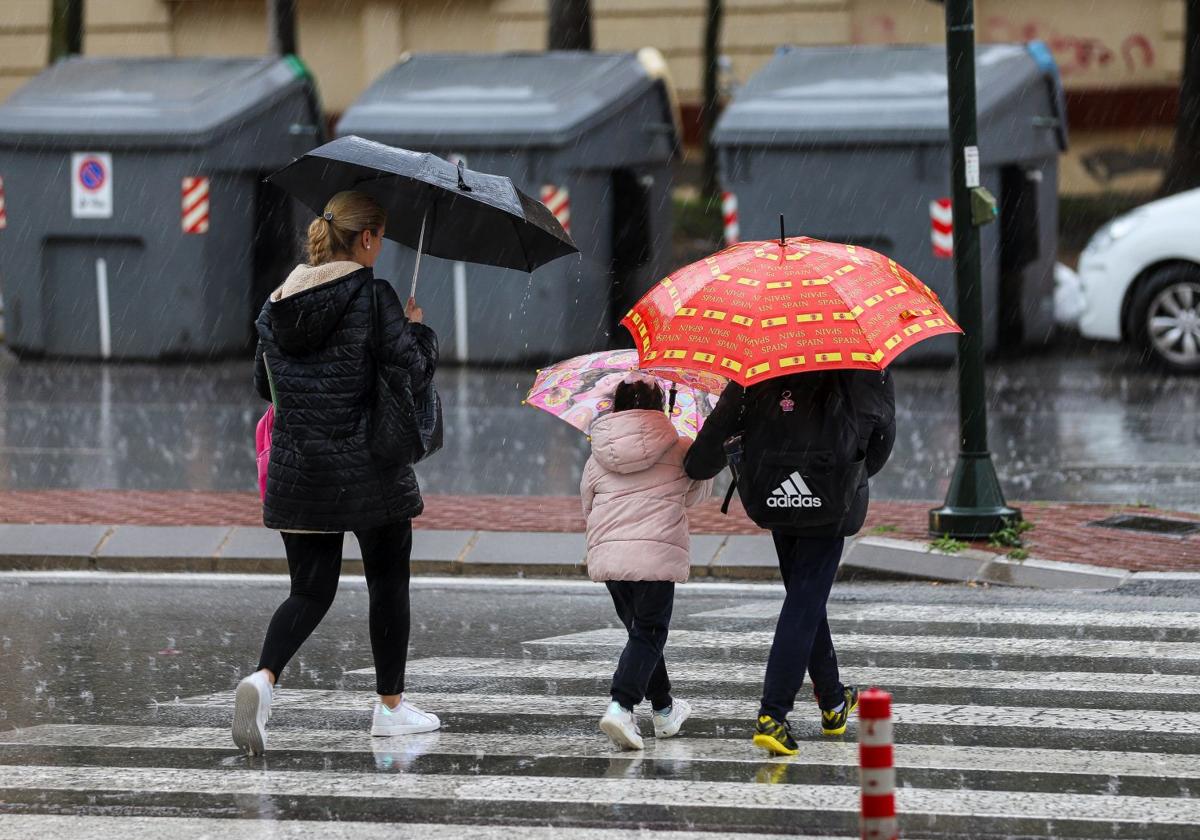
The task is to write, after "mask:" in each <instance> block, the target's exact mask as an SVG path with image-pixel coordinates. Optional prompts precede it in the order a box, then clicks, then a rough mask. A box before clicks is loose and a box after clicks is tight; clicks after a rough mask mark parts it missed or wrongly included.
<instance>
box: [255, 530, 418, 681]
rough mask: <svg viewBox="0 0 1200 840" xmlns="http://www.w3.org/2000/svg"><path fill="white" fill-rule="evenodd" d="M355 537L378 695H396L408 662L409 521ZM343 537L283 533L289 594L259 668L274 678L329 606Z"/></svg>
mask: <svg viewBox="0 0 1200 840" xmlns="http://www.w3.org/2000/svg"><path fill="white" fill-rule="evenodd" d="M354 535H355V536H356V537H358V544H359V545H360V546H361V547H362V555H363V569H364V571H365V572H366V577H367V592H368V596H369V599H370V613H369V616H370V618H369V621H370V626H371V653H372V655H373V656H374V658H375V684H376V691H378V692H379V693H380V694H400V693H401V692H402V691H404V669H405V666H406V665H407V664H408V632H409V605H408V578H409V559H410V556H411V555H412V522H411V520H404V521H402V522H397V523H395V524H392V525H385V526H384V527H382V528H373V529H371V530H369V531H355V532H354ZM343 539H344V537H343V535H342V534H283V545H284V548H286V549H287V560H288V572H289V573H290V574H291V577H292V590H291V594H289V595H288V597H287V600H286V601H284V602H283V603H282V604H280V605H279V609H277V610H275V615H274V616H273V617H272V618H271V623H270V625H269V626H268V627H267V638H266V639H265V640H264V641H263V649H262V657H261V658H260V660H259V665H258V667H259V668H269V669H270V670H271V673H273V674H275V676H276V678H278V677H279V674H280V672H281V671H282V670H283V669H284V667H285V666H286V665H287V664H288V662H289V661H290V660H291V658H292V657H293V656H295V654H296V651H297V650H299V649H300V646H301V645H302V644H304V641H305V639H307V638H308V637H309V636H310V635H312V632H313V630H315V629H317V625H318V624H320V623H321V619H322V618H324V617H325V613H326V612H328V611H329V607H330V606H331V605H332V604H333V598H334V596H335V595H337V588H338V577H339V576H340V575H341V570H342V542H343Z"/></svg>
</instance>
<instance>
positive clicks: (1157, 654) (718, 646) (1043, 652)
mask: <svg viewBox="0 0 1200 840" xmlns="http://www.w3.org/2000/svg"><path fill="white" fill-rule="evenodd" d="M773 637H774V633H773V632H770V631H759V630H751V631H741V632H737V631H710V630H676V631H673V632H672V633H671V638H670V641H669V642H668V643H667V652H668V653H670V652H671V651H675V652H679V651H682V650H701V651H721V650H747V649H749V650H754V651H758V652H761V653H762V654H763V655H764V656H765V655H766V652H767V650H768V649H769V648H770V646H771V641H772V639H773ZM626 638H627V634H626V632H625V631H624V630H615V629H605V630H585V631H583V632H581V633H568V634H565V635H562V636H551V637H549V638H545V639H534V640H531V641H528V642H525V643H524V644H526V645H528V646H532V647H540V648H544V649H547V650H549V649H554V648H566V649H577V648H590V649H593V650H598V649H602V648H613V647H624V646H625V641H626ZM835 645H836V647H837V650H838V652H839V653H841V652H844V651H855V652H869V653H875V654H879V655H880V656H881V657H882V656H884V655H885V654H888V653H896V652H901V653H912V652H920V653H942V654H946V653H949V654H982V655H992V656H1005V655H1019V656H1032V657H1048V658H1056V657H1068V656H1078V657H1085V658H1096V659H1142V660H1145V661H1146V662H1147V666H1148V667H1149V666H1150V665H1151V664H1152V663H1151V660H1160V661H1173V662H1200V645H1197V644H1194V643H1191V642H1150V641H1127V640H1105V639H1010V638H992V637H974V636H929V635H923V636H891V635H888V636H882V635H875V634H870V633H853V632H849V633H846V632H843V633H841V634H839V635H838V637H837V639H836V640H835Z"/></svg>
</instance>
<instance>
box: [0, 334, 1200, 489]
mask: <svg viewBox="0 0 1200 840" xmlns="http://www.w3.org/2000/svg"><path fill="white" fill-rule="evenodd" d="M989 376H990V378H989V383H988V384H989V411H990V419H991V444H992V450H993V452H994V453H995V456H996V464H997V468H998V470H999V473H1000V476H1001V479H1002V481H1003V483H1004V486H1005V489H1006V492H1007V494H1008V496H1009V497H1010V498H1011V499H1015V500H1021V501H1030V500H1056V501H1058V500H1061V501H1094V502H1114V503H1147V504H1153V505H1158V506H1160V507H1164V508H1176V509H1184V510H1193V511H1195V510H1200V457H1198V456H1200V378H1196V377H1192V378H1186V377H1173V376H1168V375H1164V374H1162V373H1160V372H1158V371H1156V370H1153V369H1148V368H1146V367H1144V366H1143V365H1141V364H1140V363H1139V362H1138V360H1137V359H1136V358H1135V357H1133V356H1132V355H1130V354H1129V353H1127V352H1126V351H1125V350H1123V349H1122V348H1119V347H1110V346H1107V345H1093V344H1086V343H1085V344H1072V345H1064V346H1059V347H1056V348H1051V349H1048V350H1046V351H1044V352H1042V353H1039V354H1036V355H1031V356H1028V357H1025V358H1021V359H1011V360H999V361H995V362H993V363H992V364H991V367H990V374H989ZM249 378H250V377H249V365H248V364H246V363H241V362H222V363H215V364H202V365H113V366H107V367H105V366H101V365H97V364H87V363H54V362H26V363H16V362H13V361H8V362H0V488H4V489H32V488H96V489H100V488H114V489H198V490H249V489H252V488H253V487H254V481H255V472H254V469H255V468H254V460H253V430H254V424H255V422H256V421H257V418H258V416H259V415H260V414H261V412H262V407H263V406H262V404H261V402H260V401H259V400H258V398H257V397H256V396H255V395H254V394H253V393H252V391H251V387H250V382H249ZM532 379H533V371H513V370H487V369H476V370H466V369H446V370H444V371H443V372H442V373H441V374H440V385H441V390H442V394H443V398H444V402H445V407H446V420H447V424H448V425H447V433H446V441H447V443H446V448H445V450H443V452H442V453H441V454H440V455H439V456H438V457H437V458H435V459H433V460H431V461H430V462H429V463H428V464H425V465H422V467H421V468H420V470H419V472H420V474H421V479H422V485H423V487H424V488H425V489H426V490H427V491H429V492H433V493H450V494H467V493H499V494H521V495H560V494H573V493H575V492H577V488H578V480H579V474H580V471H581V469H582V465H583V462H584V460H585V457H586V446H587V444H586V441H585V440H584V439H583V437H582V436H581V435H579V434H578V433H577V432H575V431H574V430H572V429H571V428H569V427H568V426H566V425H565V424H564V423H562V422H561V421H558V420H556V419H554V418H552V417H549V416H548V415H545V414H543V413H541V412H539V411H536V410H534V409H530V408H526V407H523V406H522V405H521V404H520V403H521V398H522V396H523V395H524V393H525V390H526V389H527V388H528V387H529V385H530V384H531V382H532ZM896 380H897V389H896V390H897V399H898V415H899V417H898V419H899V424H900V426H899V439H898V441H897V446H896V452H895V457H894V458H893V460H892V462H891V463H890V464H889V465H888V467H887V468H886V470H885V471H884V472H883V473H882V474H881V475H880V476H879V477H878V478H877V479H876V480H875V482H874V484H873V488H874V493H875V495H876V498H883V499H919V500H936V499H940V498H943V497H944V494H945V490H946V484H947V481H948V477H949V475H950V472H951V470H952V469H953V465H954V461H955V457H956V454H957V398H956V391H955V376H954V372H953V369H951V368H949V367H932V368H912V367H899V368H897V369H896Z"/></svg>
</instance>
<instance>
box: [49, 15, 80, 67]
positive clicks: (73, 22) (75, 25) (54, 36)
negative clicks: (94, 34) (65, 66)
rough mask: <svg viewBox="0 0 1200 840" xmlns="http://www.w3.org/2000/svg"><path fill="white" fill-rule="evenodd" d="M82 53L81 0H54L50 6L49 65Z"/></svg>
mask: <svg viewBox="0 0 1200 840" xmlns="http://www.w3.org/2000/svg"><path fill="white" fill-rule="evenodd" d="M82 52H83V0H54V2H53V3H52V4H51V5H50V63H51V64H53V63H54V62H56V61H58V60H59V59H60V58H65V57H66V56H68V55H79V54H80V53H82Z"/></svg>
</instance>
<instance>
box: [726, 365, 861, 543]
mask: <svg viewBox="0 0 1200 840" xmlns="http://www.w3.org/2000/svg"><path fill="white" fill-rule="evenodd" d="M847 380H848V376H845V375H842V374H839V373H819V374H802V375H798V376H791V377H785V378H781V379H776V380H772V381H770V382H765V383H763V384H762V385H758V386H755V387H753V388H750V389H749V390H747V391H746V396H745V404H744V406H745V407H744V410H745V421H744V424H743V428H744V429H745V431H744V433H743V435H742V453H743V454H742V459H741V463H740V465H739V466H738V468H737V471H736V476H737V489H738V494H739V495H740V497H741V500H742V506H743V507H744V508H745V509H746V514H747V515H748V516H749V517H750V519H751V520H753V521H754V523H755V524H756V525H758V526H759V527H760V528H765V529H768V530H782V531H792V530H804V529H808V528H820V527H824V526H831V525H836V524H837V523H839V522H841V521H842V520H843V518H844V517H845V516H846V514H847V512H848V511H849V510H850V507H851V505H852V504H853V503H854V498H855V495H856V493H857V492H858V487H859V485H860V484H861V483H862V481H863V479H864V478H865V476H866V454H865V453H864V452H863V450H862V445H861V441H860V439H859V435H858V421H857V417H856V415H855V413H854V409H853V406H852V405H851V403H850V393H849V386H848V381H847Z"/></svg>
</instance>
